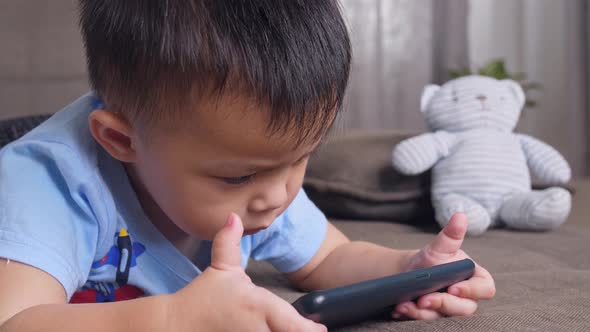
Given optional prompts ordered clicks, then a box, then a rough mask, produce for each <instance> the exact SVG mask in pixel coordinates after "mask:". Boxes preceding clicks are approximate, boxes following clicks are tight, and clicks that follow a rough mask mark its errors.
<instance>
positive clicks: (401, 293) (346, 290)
mask: <svg viewBox="0 0 590 332" xmlns="http://www.w3.org/2000/svg"><path fill="white" fill-rule="evenodd" d="M474 269H475V264H474V263H473V261H472V260H470V259H464V260H460V261H456V262H452V263H447V264H441V265H436V266H433V267H429V268H426V269H420V270H415V271H410V272H406V273H401V274H396V275H392V276H388V277H383V278H379V279H374V280H369V281H363V282H360V283H356V284H352V285H348V286H343V287H338V288H332V289H327V290H321V291H314V292H311V293H308V294H306V295H303V296H302V297H300V298H299V299H297V301H295V302H293V306H294V307H295V309H297V311H298V312H299V313H300V314H301V315H302V316H304V317H307V318H309V319H311V320H313V321H315V322H318V323H322V324H324V325H326V326H328V327H335V326H341V325H345V324H351V323H355V322H359V321H362V320H366V319H369V318H372V317H377V316H379V315H382V314H384V313H386V312H391V311H392V310H393V308H394V307H395V305H396V304H399V303H402V302H406V301H413V300H416V299H417V298H419V297H420V296H423V295H426V294H428V293H432V292H437V291H446V288H447V287H449V286H451V285H453V284H456V283H458V282H460V281H463V280H466V279H469V278H471V276H472V275H473V271H474Z"/></svg>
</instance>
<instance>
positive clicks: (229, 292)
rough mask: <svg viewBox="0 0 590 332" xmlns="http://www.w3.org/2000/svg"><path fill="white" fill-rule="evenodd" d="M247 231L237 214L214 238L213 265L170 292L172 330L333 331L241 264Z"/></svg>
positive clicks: (170, 324)
mask: <svg viewBox="0 0 590 332" xmlns="http://www.w3.org/2000/svg"><path fill="white" fill-rule="evenodd" d="M243 230H244V229H243V226H242V221H241V220H240V218H239V217H238V216H237V215H236V214H233V213H232V214H231V215H230V217H229V219H228V222H227V224H226V225H225V226H224V227H223V228H222V229H221V230H220V231H219V232H218V233H217V235H216V236H215V239H214V240H213V250H212V257H211V266H210V267H209V268H207V269H206V270H205V271H204V272H203V273H202V274H201V275H200V276H198V277H197V278H195V279H194V280H193V281H192V282H191V283H190V284H189V285H187V286H186V287H185V288H183V289H181V290H180V291H178V292H177V293H175V294H173V295H171V296H170V298H171V300H170V306H169V308H170V313H169V317H170V320H169V322H170V323H169V327H170V330H171V331H327V329H326V327H325V326H323V325H320V324H316V323H314V322H312V321H311V320H308V319H306V318H303V317H302V316H301V315H299V313H297V311H296V310H295V309H294V308H293V307H292V306H291V305H290V304H289V303H287V302H285V301H284V300H282V299H281V298H279V297H278V296H276V295H274V294H273V293H271V292H270V291H268V290H266V289H264V288H261V287H257V286H256V285H254V284H253V283H252V281H251V280H250V278H249V277H248V276H247V275H246V273H245V272H244V270H243V268H242V267H241V265H240V239H241V238H242V232H243Z"/></svg>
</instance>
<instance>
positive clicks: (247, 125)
mask: <svg viewBox="0 0 590 332" xmlns="http://www.w3.org/2000/svg"><path fill="white" fill-rule="evenodd" d="M245 105H246V103H244V102H242V101H240V100H238V99H234V100H220V101H219V102H218V103H217V104H216V105H204V106H201V107H200V108H199V109H198V110H197V111H195V112H192V114H190V115H188V116H187V117H186V118H185V119H184V120H185V121H184V124H181V125H179V126H178V127H177V128H174V129H170V128H169V129H167V130H157V132H155V133H153V135H152V137H150V138H149V139H147V140H145V139H141V138H138V137H137V136H135V137H134V138H133V139H132V142H133V147H134V149H135V152H136V157H135V161H134V162H133V163H131V164H130V165H129V170H130V174H131V177H132V181H133V182H134V185H135V187H136V190H137V192H138V197H139V199H140V201H141V203H142V205H143V207H144V209H145V210H146V213H147V214H148V216H149V217H150V218H151V219H152V222H153V223H154V224H155V225H156V226H158V227H159V228H160V229H162V227H164V228H168V229H169V228H170V227H172V226H173V224H174V225H176V226H177V227H178V228H180V229H181V230H182V231H184V232H186V233H188V234H191V235H193V236H195V237H197V238H199V239H207V240H211V239H213V237H214V235H215V233H216V232H217V231H218V230H219V229H220V228H221V227H222V226H223V225H224V223H225V222H226V220H227V217H228V216H229V213H230V212H235V213H237V214H238V215H239V216H240V217H241V218H242V220H243V223H244V230H245V234H252V233H255V232H257V231H259V230H262V229H264V228H266V227H268V226H269V225H270V224H271V223H272V222H273V221H274V219H275V218H276V217H277V216H278V215H279V214H281V213H282V212H283V211H284V210H285V209H286V208H287V206H289V204H290V203H291V202H292V201H293V199H294V198H295V196H296V195H297V193H298V191H299V189H300V188H301V184H302V181H303V176H304V173H305V168H306V165H307V161H308V158H309V154H310V153H311V152H312V151H313V149H314V148H315V147H316V145H317V142H315V141H314V142H306V143H303V144H301V145H300V146H297V147H294V144H293V139H292V138H291V137H290V135H289V134H286V135H283V134H284V133H279V134H277V135H273V136H271V137H269V131H268V129H267V125H268V120H269V114H268V112H264V111H261V110H257V109H245V107H246V106H245ZM162 219H165V220H162Z"/></svg>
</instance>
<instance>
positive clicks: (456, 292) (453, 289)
mask: <svg viewBox="0 0 590 332" xmlns="http://www.w3.org/2000/svg"><path fill="white" fill-rule="evenodd" d="M460 293H461V291H460V290H459V288H456V287H453V288H451V289H449V294H451V295H456V296H457V295H459V294H460Z"/></svg>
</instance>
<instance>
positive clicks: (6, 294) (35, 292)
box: [0, 259, 166, 332]
mask: <svg viewBox="0 0 590 332" xmlns="http://www.w3.org/2000/svg"><path fill="white" fill-rule="evenodd" d="M18 285H29V286H28V287H19V286H18ZM0 294H2V296H1V298H0V331H1V332H8V331H64V332H67V331H87V332H91V331H150V330H151V331H159V330H162V331H165V330H166V328H165V319H166V316H165V313H166V305H165V303H166V301H165V300H164V297H163V296H152V297H146V298H142V299H136V300H130V301H124V302H115V303H99V304H75V305H73V304H66V294H65V291H64V289H63V287H62V286H61V284H60V283H59V282H58V281H57V280H56V279H54V278H53V277H52V276H50V275H49V274H47V273H45V272H43V271H41V270H39V269H37V268H34V267H32V266H29V265H26V264H22V263H18V262H15V261H10V262H8V261H6V260H5V259H0Z"/></svg>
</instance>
